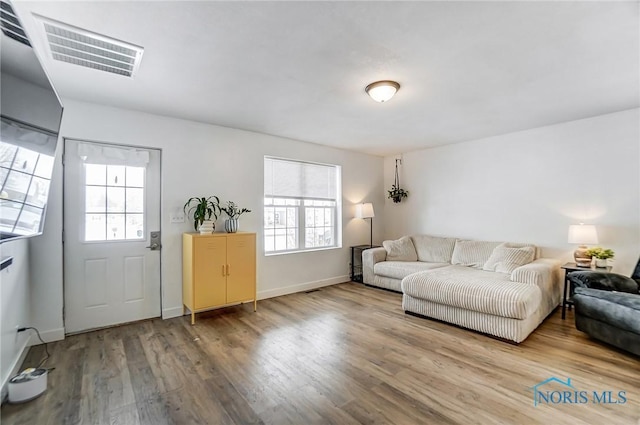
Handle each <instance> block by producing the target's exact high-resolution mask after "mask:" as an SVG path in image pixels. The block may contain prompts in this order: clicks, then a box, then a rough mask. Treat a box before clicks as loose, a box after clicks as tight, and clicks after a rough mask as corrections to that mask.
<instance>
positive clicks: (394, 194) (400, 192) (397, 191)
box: [387, 159, 409, 204]
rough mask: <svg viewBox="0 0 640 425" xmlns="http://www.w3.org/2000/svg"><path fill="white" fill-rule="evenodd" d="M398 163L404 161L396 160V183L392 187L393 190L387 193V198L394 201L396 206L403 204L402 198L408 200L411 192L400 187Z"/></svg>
mask: <svg viewBox="0 0 640 425" xmlns="http://www.w3.org/2000/svg"><path fill="white" fill-rule="evenodd" d="M398 161H402V160H400V159H396V179H395V182H394V183H393V185H391V190H388V191H387V192H388V193H389V196H387V198H389V199H392V200H393V202H394V203H395V204H397V203H399V202H402V198H406V197H408V196H409V191H408V190H404V189H402V188H401V187H400V177H398ZM401 163H402V162H401Z"/></svg>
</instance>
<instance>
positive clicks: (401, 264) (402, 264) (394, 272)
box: [373, 261, 450, 279]
mask: <svg viewBox="0 0 640 425" xmlns="http://www.w3.org/2000/svg"><path fill="white" fill-rule="evenodd" d="M449 265H450V264H449V263H423V262H421V261H383V262H381V263H376V265H375V266H373V272H374V273H375V274H376V275H378V276H384V277H391V278H394V279H403V278H405V277H406V276H409V275H410V274H412V273H415V272H421V271H423V270H432V269H437V268H440V267H446V266H449Z"/></svg>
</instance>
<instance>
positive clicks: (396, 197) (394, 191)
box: [387, 184, 409, 204]
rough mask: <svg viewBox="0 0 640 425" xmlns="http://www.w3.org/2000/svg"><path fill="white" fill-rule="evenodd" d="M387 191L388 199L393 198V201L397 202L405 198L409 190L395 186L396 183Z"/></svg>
mask: <svg viewBox="0 0 640 425" xmlns="http://www.w3.org/2000/svg"><path fill="white" fill-rule="evenodd" d="M387 192H389V196H388V198H389V199H393V202H394V203H396V204H397V203H398V202H400V201H402V198H406V197H407V196H409V191H408V190H404V189H402V188H400V187H396V185H395V184H394V185H391V190H388V191H387Z"/></svg>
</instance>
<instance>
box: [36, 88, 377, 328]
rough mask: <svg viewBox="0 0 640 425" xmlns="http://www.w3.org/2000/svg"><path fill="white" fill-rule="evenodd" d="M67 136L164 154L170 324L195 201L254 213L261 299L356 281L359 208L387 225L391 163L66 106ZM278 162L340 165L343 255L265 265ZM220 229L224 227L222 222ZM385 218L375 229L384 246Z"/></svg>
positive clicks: (362, 228) (48, 263)
mask: <svg viewBox="0 0 640 425" xmlns="http://www.w3.org/2000/svg"><path fill="white" fill-rule="evenodd" d="M63 103H64V105H65V112H64V117H63V121H62V127H61V130H60V134H61V136H63V137H67V138H77V139H82V140H89V141H98V142H107V143H116V144H125V145H134V146H145V147H155V148H159V149H162V233H163V240H162V244H163V250H162V289H163V290H162V292H163V293H162V296H163V306H162V307H163V316H164V317H172V316H175V315H178V314H181V311H182V286H181V285H182V247H181V234H182V232H185V231H192V230H193V229H192V227H191V224H190V223H188V222H187V223H184V224H171V223H170V222H169V216H170V214H171V213H172V212H177V211H181V209H182V206H183V205H184V203H185V201H186V200H187V199H188V198H189V197H191V196H202V195H214V194H215V195H217V196H219V197H220V198H221V199H222V200H234V201H236V202H237V203H238V204H239V205H240V206H242V207H247V208H249V209H251V210H253V212H252V213H249V214H245V215H243V216H242V217H241V219H240V227H241V230H244V231H255V232H258V238H257V239H258V297H259V298H265V297H270V296H276V295H279V294H284V293H289V292H294V291H299V290H304V289H307V288H311V287H315V286H319V285H326V284H331V283H337V282H343V281H346V280H348V277H347V276H348V267H347V264H348V261H349V257H350V256H349V249H348V247H349V246H350V245H354V244H362V243H368V240H369V223H368V222H365V221H364V220H359V219H352V218H351V217H352V216H353V208H352V206H353V204H355V203H358V202H362V201H363V200H366V201H367V202H373V203H374V207H375V208H376V213H377V214H378V215H379V216H380V218H382V216H383V205H384V194H383V173H382V170H383V158H380V157H375V156H370V155H365V154H359V153H354V152H349V151H344V150H340V149H334V148H328V147H324V146H320V145H315V144H310V143H303V142H299V141H294V140H289V139H284V138H280V137H274V136H267V135H263V134H258V133H252V132H247V131H241V130H235V129H230V128H224V127H217V126H212V125H207V124H201V123H195V122H190V121H184V120H179V119H174V118H168V117H161V116H157V115H151V114H145V113H140V112H134V111H127V110H122V109H117V108H110V107H104V106H99V105H94V104H88V103H81V102H77V101H72V100H68V99H64V102H63ZM264 155H274V156H279V157H285V158H294V159H301V160H308V161H317V162H323V163H331V164H338V165H342V184H343V188H342V189H343V202H344V205H343V217H342V223H343V248H341V249H335V250H327V251H317V252H308V253H297V254H288V255H279V256H270V257H265V256H264V255H263V254H262V233H261V227H262V216H263V214H262V199H263V188H264V185H263V157H264ZM60 177H61V167H60V162H58V163H57V166H56V170H55V172H54V179H53V181H52V191H51V195H50V202H49V212H48V217H47V223H46V228H45V233H44V235H43V236H42V237H40V238H38V239H35V240H34V244H37V245H38V246H37V247H36V246H34V247H33V249H34V253H33V257H34V262H35V263H36V264H35V266H34V275H35V276H37V277H34V279H33V280H34V288H37V290H36V291H34V292H33V294H32V296H33V304H32V306H33V311H34V315H35V321H36V323H37V324H38V325H39V326H41V327H42V328H43V329H44V330H45V333H47V332H48V331H51V332H52V333H54V334H56V333H57V332H58V331H57V329H58V326H60V324H61V323H62V291H63V284H62V271H61V267H62V250H61V246H62V245H61V227H62V190H61V181H62V179H61V178H60ZM217 228H218V229H220V230H221V229H222V228H223V225H222V220H219V222H218V227H217ZM381 229H382V220H381V219H377V220H376V221H375V222H374V239H376V240H378V239H381V238H380V237H376V235H378V236H381V235H382V231H381Z"/></svg>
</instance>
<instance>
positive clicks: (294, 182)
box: [264, 157, 342, 254]
mask: <svg viewBox="0 0 640 425" xmlns="http://www.w3.org/2000/svg"><path fill="white" fill-rule="evenodd" d="M340 178H341V177H340V166H338V165H328V164H315V163H310V162H302V161H295V160H289V159H280V158H271V157H265V158H264V250H265V253H267V254H276V253H286V252H295V251H307V250H314V249H323V248H335V247H340V245H341V242H342V241H341V238H340V220H339V219H338V217H340V216H341V214H340V208H341V202H340V199H341V193H340V192H341V190H340V188H341V182H340Z"/></svg>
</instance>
